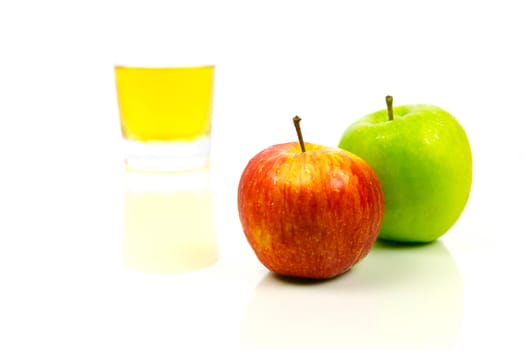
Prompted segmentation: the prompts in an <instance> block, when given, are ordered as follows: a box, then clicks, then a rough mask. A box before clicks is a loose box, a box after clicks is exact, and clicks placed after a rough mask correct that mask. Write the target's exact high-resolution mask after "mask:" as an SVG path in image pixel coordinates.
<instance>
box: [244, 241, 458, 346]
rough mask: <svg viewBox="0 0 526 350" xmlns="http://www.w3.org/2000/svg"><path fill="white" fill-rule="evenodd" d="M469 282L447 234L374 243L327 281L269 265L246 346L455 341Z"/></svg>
mask: <svg viewBox="0 0 526 350" xmlns="http://www.w3.org/2000/svg"><path fill="white" fill-rule="evenodd" d="M463 295H464V292H463V282H462V278H461V275H460V273H459V271H458V269H457V266H456V264H455V262H454V260H453V258H452V257H451V255H450V253H449V251H448V250H447V248H446V247H445V246H444V244H443V243H441V242H439V241H438V242H434V243H431V244H427V245H418V246H391V245H386V244H384V243H376V245H375V246H374V248H373V249H372V250H371V252H370V253H369V255H368V256H367V258H366V259H365V260H363V261H362V262H361V263H360V264H358V265H357V266H355V267H354V268H353V269H352V270H351V271H349V272H348V273H346V274H344V275H342V276H340V277H337V278H335V279H332V280H329V281H325V282H307V281H298V280H290V279H283V278H280V277H277V276H276V275H274V274H271V273H269V274H268V275H267V276H266V277H265V278H263V280H262V281H261V282H260V283H259V285H258V286H257V287H256V289H255V290H254V293H253V295H252V297H251V299H250V301H249V303H248V305H247V308H246V311H245V314H244V319H243V323H242V327H241V343H242V348H243V349H351V348H352V349H404V350H410V349H450V348H452V347H453V346H454V343H455V340H456V338H457V336H458V333H459V331H460V327H461V324H462V318H463V299H464V297H463Z"/></svg>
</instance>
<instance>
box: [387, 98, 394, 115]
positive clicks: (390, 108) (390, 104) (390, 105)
mask: <svg viewBox="0 0 526 350" xmlns="http://www.w3.org/2000/svg"><path fill="white" fill-rule="evenodd" d="M385 103H386V104H387V115H388V116H389V120H393V119H394V112H393V96H389V95H387V96H385Z"/></svg>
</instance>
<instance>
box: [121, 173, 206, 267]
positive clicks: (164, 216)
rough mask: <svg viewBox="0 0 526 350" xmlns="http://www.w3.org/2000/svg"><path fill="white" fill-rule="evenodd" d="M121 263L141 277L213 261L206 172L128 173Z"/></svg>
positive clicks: (203, 265)
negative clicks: (140, 272) (145, 274)
mask: <svg viewBox="0 0 526 350" xmlns="http://www.w3.org/2000/svg"><path fill="white" fill-rule="evenodd" d="M125 191H126V192H125V201H124V244H123V245H124V248H123V249H124V262H125V264H126V265H127V266H128V267H129V268H131V269H134V270H139V271H144V272H158V273H170V272H185V271H192V270H196V269H200V268H204V267H207V266H209V265H211V264H213V263H214V262H215V261H216V259H217V244H216V237H215V231H214V223H213V212H212V200H211V192H210V183H209V174H208V170H207V169H203V170H197V171H192V172H182V173H141V172H134V171H132V170H128V169H127V170H126V190H125Z"/></svg>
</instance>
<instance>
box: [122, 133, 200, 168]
mask: <svg viewBox="0 0 526 350" xmlns="http://www.w3.org/2000/svg"><path fill="white" fill-rule="evenodd" d="M124 157H125V159H124V162H125V164H126V167H128V168H130V169H133V170H140V171H148V172H175V171H190V170H195V169H200V168H206V167H208V165H209V160H210V137H208V136H207V137H200V138H198V139H196V140H194V141H188V142H175V141H173V142H138V141H130V140H125V141H124Z"/></svg>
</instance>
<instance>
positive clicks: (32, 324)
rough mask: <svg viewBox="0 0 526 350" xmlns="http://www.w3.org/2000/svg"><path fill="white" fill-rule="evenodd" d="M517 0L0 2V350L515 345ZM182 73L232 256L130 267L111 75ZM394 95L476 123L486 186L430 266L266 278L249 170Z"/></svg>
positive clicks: (477, 181)
mask: <svg viewBox="0 0 526 350" xmlns="http://www.w3.org/2000/svg"><path fill="white" fill-rule="evenodd" d="M519 5H520V1H512V0H499V1H462V0H457V1H449V0H442V1H379V0H372V1H354V2H351V1H348V2H344V1H330V0H325V1H261V2H256V1H215V2H214V1H206V2H205V1H171V2H169V1H166V2H160V1H111V0H109V1H100V2H97V1H53V0H50V1H10V0H7V1H6V0H4V1H2V2H1V3H0V122H1V123H0V158H1V159H0V209H1V211H0V213H2V214H0V348H2V349H29V348H48V347H49V348H55V349H71V348H90V349H93V348H101V349H103V348H114V349H124V348H127V349H128V348H137V349H146V348H148V349H174V348H188V349H191V348H213V347H221V348H224V347H225V348H230V349H236V348H242V349H253V348H258V347H257V346H258V344H259V346H260V348H265V347H266V348H273V349H278V348H281V347H280V346H282V348H287V349H294V348H296V347H297V348H309V347H311V348H322V347H324V346H327V348H333V349H334V348H353V346H355V347H356V348H366V347H367V345H370V348H404V349H407V348H415V349H420V348H422V349H424V348H425V349H428V348H431V349H434V348H436V349H442V348H444V349H445V348H456V349H472V348H486V347H488V348H503V349H504V348H505V349H523V348H525V347H526V340H525V339H524V325H525V324H526V319H525V314H526V306H525V301H524V295H526V290H525V287H524V283H523V281H524V276H525V274H524V267H525V266H526V261H525V260H526V259H525V258H524V248H523V247H524V244H525V243H526V238H525V234H526V229H525V227H524V222H523V220H522V217H523V216H524V213H525V209H526V205H525V203H524V198H525V196H526V189H525V185H524V183H525V179H526V172H525V171H524V166H523V163H524V160H525V159H526V141H525V140H526V139H525V138H524V136H523V135H524V130H525V129H524V125H525V123H524V119H525V117H526V116H525V113H524V111H525V110H526V108H525V99H524V96H525V93H526V91H525V89H524V86H525V81H526V66H525V62H526V22H525V21H524V11H523V10H521V9H522V7H520V6H519ZM191 62H199V63H202V62H206V63H213V64H215V65H216V86H215V101H214V127H213V149H212V170H213V172H212V174H213V176H214V177H213V181H214V183H213V184H214V187H213V190H214V201H215V204H216V212H215V217H216V225H217V239H218V245H219V252H220V258H219V260H218V262H217V263H216V264H215V265H214V266H213V267H211V268H209V269H205V270H203V271H199V272H195V273H189V274H183V275H169V276H150V275H144V274H140V273H135V272H133V271H129V270H128V269H126V268H124V267H123V266H122V263H121V253H122V252H121V251H122V208H123V204H122V201H123V179H124V173H123V163H122V153H121V151H122V150H121V139H120V130H119V123H118V114H117V106H116V102H115V87H114V77H113V66H114V64H116V63H130V64H144V65H154V64H182V63H191ZM386 94H391V95H393V96H394V98H395V104H405V103H433V104H437V105H439V106H441V107H443V108H445V109H447V110H448V111H450V112H451V113H452V114H453V115H455V116H456V117H457V119H458V120H459V121H460V122H461V124H462V125H463V126H464V128H465V129H466V132H467V134H468V136H469V138H470V141H471V146H472V150H473V162H474V175H473V187H472V193H471V197H470V200H469V203H468V206H467V207H466V210H465V211H464V213H463V215H462V217H461V219H460V220H459V221H458V222H457V224H456V225H455V226H454V227H453V228H452V229H451V231H450V232H448V233H447V234H446V235H445V236H444V237H443V238H442V239H440V243H438V245H435V246H433V247H431V248H430V249H429V251H427V252H426V251H423V250H422V251H420V250H416V251H411V250H409V251H403V250H402V251H389V250H387V251H385V250H382V249H378V250H375V251H373V252H372V253H371V255H370V256H369V257H368V258H367V259H366V260H364V261H363V262H362V263H361V264H360V265H359V266H357V268H356V269H355V270H354V271H352V272H351V273H349V274H346V275H345V276H343V277H342V278H340V279H337V280H335V281H332V282H331V283H327V284H321V285H295V284H288V283H285V282H283V281H281V280H277V279H275V278H274V277H272V275H269V274H268V273H267V272H266V270H265V269H264V268H263V267H262V266H261V265H260V264H259V262H258V261H257V260H256V259H255V257H254V255H253V253H252V251H251V250H250V248H249V247H248V245H247V244H246V241H245V240H244V237H243V233H242V231H241V228H240V226H239V222H238V218H237V208H236V190H237V182H238V179H239V176H240V175H241V171H242V170H243V167H244V166H245V164H246V162H247V161H248V159H250V157H252V156H253V155H254V154H255V153H256V152H258V151H260V150H261V149H262V148H264V147H267V146H269V145H271V144H274V143H278V142H285V141H292V140H295V132H294V129H293V125H292V122H291V118H292V117H293V116H294V115H296V114H298V115H300V116H301V117H302V118H303V121H302V128H303V132H304V138H305V139H306V141H309V142H315V143H323V144H327V145H332V146H335V145H337V143H338V140H339V137H340V135H341V133H342V132H343V130H344V129H345V127H346V126H347V125H348V124H349V123H351V122H352V121H354V120H356V119H357V118H359V117H361V116H363V115H365V114H368V113H370V112H373V111H375V110H378V109H381V108H383V103H384V96H385V95H386ZM452 152H454V150H452ZM386 265H387V266H389V269H388V270H385V271H384V270H383V269H384V268H385V266H386ZM444 344H449V345H444Z"/></svg>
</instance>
